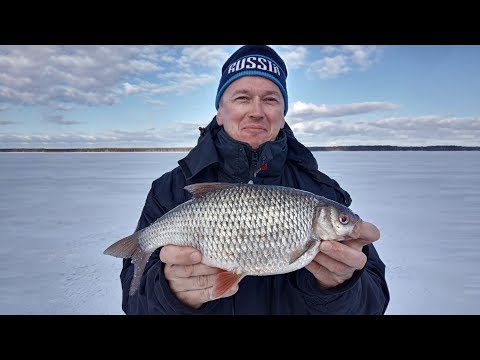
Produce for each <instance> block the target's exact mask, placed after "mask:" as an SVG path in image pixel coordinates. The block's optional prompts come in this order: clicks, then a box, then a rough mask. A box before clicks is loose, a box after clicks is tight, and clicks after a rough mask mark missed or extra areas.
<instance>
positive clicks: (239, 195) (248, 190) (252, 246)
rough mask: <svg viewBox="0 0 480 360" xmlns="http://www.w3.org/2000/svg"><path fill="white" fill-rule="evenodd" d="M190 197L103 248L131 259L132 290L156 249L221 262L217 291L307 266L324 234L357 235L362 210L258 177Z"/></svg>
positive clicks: (201, 189)
mask: <svg viewBox="0 0 480 360" xmlns="http://www.w3.org/2000/svg"><path fill="white" fill-rule="evenodd" d="M185 189H186V190H188V191H189V192H191V193H192V195H193V196H192V198H191V199H190V200H188V201H186V202H184V203H182V204H180V205H178V206H177V207H175V208H174V209H172V210H170V211H169V212H167V213H165V214H164V215H163V216H162V217H160V218H159V219H158V220H156V221H155V222H154V223H152V224H151V225H150V226H148V227H146V228H144V229H142V230H139V231H137V232H135V233H134V234H132V235H130V236H127V237H125V238H123V239H121V240H119V241H117V242H115V243H114V244H112V245H111V246H109V247H108V248H107V249H106V250H105V251H104V254H107V255H112V256H116V257H120V258H130V257H131V258H132V262H133V264H134V276H133V280H132V283H131V285H130V294H131V295H132V294H134V293H135V291H136V290H137V289H138V287H139V285H140V278H141V276H142V273H143V270H144V269H145V265H146V263H147V261H148V259H149V257H150V255H151V254H152V252H153V251H155V250H156V249H157V248H159V247H161V246H164V245H167V244H173V245H179V246H191V247H194V248H196V249H198V250H200V252H201V253H202V254H203V258H202V262H203V263H204V264H206V265H209V266H213V267H218V268H221V269H224V270H225V272H220V273H219V274H218V275H217V277H216V281H215V285H214V289H213V294H214V296H220V295H222V294H223V293H225V292H226V291H228V290H229V289H230V288H231V287H232V286H233V285H235V284H237V283H238V282H240V280H241V279H242V278H243V277H244V276H247V275H273V274H281V273H287V272H290V271H294V270H297V269H300V268H302V267H304V266H305V265H308V264H309V263H310V262H311V261H312V260H313V258H314V257H315V255H316V254H317V253H318V248H319V245H320V241H321V240H335V241H342V240H348V239H354V238H357V237H358V236H359V232H360V230H359V228H360V225H361V223H362V220H361V219H360V217H359V216H358V215H357V214H355V213H353V212H352V211H351V210H350V209H349V208H347V207H346V206H344V205H342V204H339V203H337V202H335V201H332V200H329V199H327V198H324V197H322V196H319V195H316V194H313V193H310V192H307V191H302V190H297V189H293V188H289V187H282V186H272V185H255V184H229V183H199V184H193V185H188V186H186V187H185Z"/></svg>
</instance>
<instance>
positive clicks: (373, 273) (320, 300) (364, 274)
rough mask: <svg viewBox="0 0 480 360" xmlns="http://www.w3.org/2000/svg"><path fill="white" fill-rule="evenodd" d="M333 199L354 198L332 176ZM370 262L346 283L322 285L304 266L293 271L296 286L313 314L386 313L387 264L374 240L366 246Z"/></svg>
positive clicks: (387, 301)
mask: <svg viewBox="0 0 480 360" xmlns="http://www.w3.org/2000/svg"><path fill="white" fill-rule="evenodd" d="M330 180H331V181H332V183H333V186H332V188H333V190H334V191H335V195H333V197H332V198H333V199H334V200H336V201H337V202H339V203H343V204H345V205H346V206H350V204H351V202H352V199H351V197H350V195H349V194H348V192H346V191H345V190H343V189H342V188H341V187H340V185H339V184H338V183H337V182H336V181H335V180H333V179H330ZM363 253H364V254H365V255H366V256H367V262H366V264H365V266H364V267H363V269H361V270H356V271H355V272H354V273H353V276H352V277H351V278H350V279H349V280H347V281H345V282H344V283H342V284H340V285H338V286H335V287H333V288H330V289H321V288H320V287H319V286H318V283H317V281H316V279H315V277H314V276H313V274H312V273H311V272H309V271H308V270H307V269H305V268H303V269H301V270H299V271H297V272H295V273H293V274H292V276H291V278H292V277H293V282H294V286H296V287H297V290H298V291H300V293H302V294H303V296H304V298H305V303H306V304H307V306H309V310H310V311H311V313H312V314H358V315H363V314H365V315H367V314H370V315H373V314H376V315H380V314H384V313H385V311H386V309H387V306H388V303H389V301H390V294H389V290H388V286H387V281H386V278H385V264H384V263H383V262H382V260H381V259H380V256H379V255H378V252H377V250H376V249H375V247H374V245H373V244H368V245H367V246H364V247H363Z"/></svg>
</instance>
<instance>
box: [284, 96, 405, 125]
mask: <svg viewBox="0 0 480 360" xmlns="http://www.w3.org/2000/svg"><path fill="white" fill-rule="evenodd" d="M398 107H399V106H398V105H396V104H393V103H390V102H385V101H366V102H361V103H352V104H341V105H324V104H322V105H315V104H312V103H304V102H302V101H296V102H294V103H292V104H291V105H289V109H290V110H289V113H288V120H289V122H291V123H294V122H297V121H301V120H307V119H313V118H318V117H339V116H348V115H357V114H364V113H369V112H375V111H383V110H394V109H397V108H398Z"/></svg>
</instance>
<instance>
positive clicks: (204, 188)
mask: <svg viewBox="0 0 480 360" xmlns="http://www.w3.org/2000/svg"><path fill="white" fill-rule="evenodd" d="M234 186H237V185H236V184H229V183H220V182H218V183H215V182H206V183H198V184H191V185H187V186H185V187H184V189H185V190H187V191H189V192H190V193H191V194H192V195H193V197H194V198H197V197H201V196H205V195H207V194H208V193H211V192H213V191H216V190H222V189H228V188H231V187H234Z"/></svg>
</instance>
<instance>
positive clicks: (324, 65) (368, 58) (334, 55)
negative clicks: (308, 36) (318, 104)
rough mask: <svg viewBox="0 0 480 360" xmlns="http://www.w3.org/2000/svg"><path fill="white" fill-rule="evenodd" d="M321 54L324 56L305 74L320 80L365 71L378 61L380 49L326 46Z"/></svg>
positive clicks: (314, 62)
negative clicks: (312, 75) (313, 75)
mask: <svg viewBox="0 0 480 360" xmlns="http://www.w3.org/2000/svg"><path fill="white" fill-rule="evenodd" d="M322 53H323V54H325V56H324V57H322V58H320V59H318V60H314V61H312V63H311V64H310V66H309V67H308V69H307V72H308V73H311V74H315V75H316V76H318V77H319V78H320V79H332V78H335V77H338V76H340V75H342V74H347V73H349V72H351V71H362V70H366V69H367V68H368V67H369V66H371V65H372V64H374V63H375V62H376V61H378V59H379V57H380V54H381V49H380V48H379V47H378V46H362V45H345V46H326V47H324V48H323V49H322Z"/></svg>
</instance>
